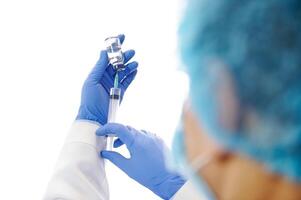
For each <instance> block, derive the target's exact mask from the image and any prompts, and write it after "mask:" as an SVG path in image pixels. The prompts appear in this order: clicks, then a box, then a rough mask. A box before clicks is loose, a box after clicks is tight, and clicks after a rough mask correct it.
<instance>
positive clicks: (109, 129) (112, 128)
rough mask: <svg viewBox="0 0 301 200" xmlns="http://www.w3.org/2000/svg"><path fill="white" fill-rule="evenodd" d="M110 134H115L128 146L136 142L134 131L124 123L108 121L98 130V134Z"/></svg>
mask: <svg viewBox="0 0 301 200" xmlns="http://www.w3.org/2000/svg"><path fill="white" fill-rule="evenodd" d="M109 134H115V135H116V136H117V137H118V138H119V139H120V140H121V141H122V142H123V143H124V144H126V145H127V147H130V146H131V145H132V143H133V142H134V133H133V132H132V131H130V130H129V129H128V128H127V127H126V126H124V125H122V124H117V123H108V124H106V125H104V126H103V127H101V128H99V129H97V131H96V135H98V136H106V135H109Z"/></svg>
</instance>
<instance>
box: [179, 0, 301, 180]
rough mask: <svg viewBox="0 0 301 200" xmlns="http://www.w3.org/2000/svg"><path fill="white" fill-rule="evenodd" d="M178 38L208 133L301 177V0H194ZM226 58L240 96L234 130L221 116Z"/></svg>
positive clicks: (274, 169) (195, 103)
mask: <svg viewBox="0 0 301 200" xmlns="http://www.w3.org/2000/svg"><path fill="white" fill-rule="evenodd" d="M179 44H180V51H181V56H182V61H183V63H184V65H185V66H186V71H187V73H188V75H189V77H190V98H191V102H192V107H193V109H194V110H195V113H196V114H197V116H198V118H199V119H200V121H201V122H202V125H203V126H204V127H205V128H206V129H207V130H208V131H207V132H208V134H211V135H212V136H213V137H214V138H215V139H216V140H217V141H218V142H219V143H221V144H222V145H224V147H225V148H227V149H229V150H231V151H234V152H237V153H242V154H244V155H247V156H249V157H251V158H253V159H255V160H257V161H259V162H261V163H263V164H264V165H265V166H266V167H267V169H268V170H270V171H272V172H274V173H278V174H281V175H284V176H286V177H288V178H289V179H290V180H293V181H297V182H301V1H300V0H285V1H284V0H268V1H263V0H251V1H250V0H227V1H224V0H189V1H188V4H187V8H186V12H185V14H184V16H183V21H182V23H181V26H180V29H179ZM217 61H218V62H217ZM219 62H220V63H223V66H224V68H225V69H226V71H227V73H229V74H230V76H231V80H232V81H233V85H234V87H235V93H236V99H238V105H239V106H238V107H239V108H238V113H239V114H238V115H239V121H238V122H237V126H236V128H235V129H227V128H225V127H223V126H222V125H221V123H220V121H219V118H220V113H219V110H220V109H219V107H220V105H219V104H221V100H220V99H219V100H218V99H217V94H216V93H217V92H218V89H217V85H218V83H219V81H220V80H219V76H217V75H216V74H215V70H214V67H213V66H214V65H215V64H213V63H219ZM217 71H218V70H217ZM250 116H255V120H251V122H250V120H249V121H248V122H246V121H247V120H246V118H249V117H250ZM229 117H230V116H229Z"/></svg>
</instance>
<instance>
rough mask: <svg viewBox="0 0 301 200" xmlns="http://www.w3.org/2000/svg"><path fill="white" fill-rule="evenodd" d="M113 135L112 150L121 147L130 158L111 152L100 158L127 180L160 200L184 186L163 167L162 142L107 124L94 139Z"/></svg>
mask: <svg viewBox="0 0 301 200" xmlns="http://www.w3.org/2000/svg"><path fill="white" fill-rule="evenodd" d="M110 133H114V134H116V135H117V137H118V138H119V139H117V140H115V142H114V147H115V148H116V147H119V146H121V145H123V143H124V144H125V145H126V146H127V148H128V150H129V152H130V154H131V158H129V159H127V158H125V157H123V156H122V155H121V154H119V153H117V152H113V151H102V152H101V156H102V157H103V158H106V159H108V160H110V161H111V162H112V163H114V164H115V165H116V166H117V167H119V168H120V169H121V170H123V171H124V172H125V173H126V174H127V175H128V176H129V177H131V178H133V179H134V180H136V181H137V182H139V183H140V184H142V185H144V186H145V187H147V188H148V189H150V190H151V191H153V192H154V193H155V194H157V195H159V196H160V197H161V198H163V199H170V198H171V197H172V196H173V195H174V194H175V193H176V192H177V191H178V190H179V189H180V188H181V187H182V186H183V185H184V183H185V181H186V180H185V179H184V178H183V177H181V176H180V174H179V173H177V172H175V171H172V170H170V169H169V168H168V167H167V165H166V156H165V155H166V153H168V149H167V147H166V145H165V144H164V142H163V140H162V139H160V138H159V137H157V136H156V135H154V134H152V133H148V132H146V131H138V130H135V129H133V128H131V127H129V126H123V125H121V124H115V123H110V124H106V125H104V126H103V127H102V128H99V129H98V130H97V131H96V134H97V135H98V136H105V135H107V134H110Z"/></svg>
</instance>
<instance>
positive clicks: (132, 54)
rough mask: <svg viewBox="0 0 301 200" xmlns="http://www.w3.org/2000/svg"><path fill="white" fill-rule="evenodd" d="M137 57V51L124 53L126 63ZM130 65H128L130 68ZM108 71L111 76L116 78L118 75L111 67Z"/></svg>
mask: <svg viewBox="0 0 301 200" xmlns="http://www.w3.org/2000/svg"><path fill="white" fill-rule="evenodd" d="M134 55H135V50H128V51H126V52H124V63H127V62H129V61H130V60H131V59H132V58H133V57H134ZM128 65H129V64H127V66H128ZM106 71H107V72H108V73H109V74H110V76H112V77H113V76H114V75H115V74H116V70H114V69H113V67H112V66H111V65H109V67H107V69H106Z"/></svg>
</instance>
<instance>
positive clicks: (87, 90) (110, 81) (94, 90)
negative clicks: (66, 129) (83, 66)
mask: <svg viewBox="0 0 301 200" xmlns="http://www.w3.org/2000/svg"><path fill="white" fill-rule="evenodd" d="M119 38H120V41H121V43H123V41H124V38H125V36H124V35H119ZM134 55H135V51H134V50H129V51H126V52H125V53H124V58H125V63H127V62H128V61H129V60H130V59H131V58H132V57H133V56H134ZM137 67H138V63H137V62H131V63H128V64H126V69H125V70H124V71H121V72H119V73H118V76H119V84H118V85H119V87H120V88H121V99H122V97H123V95H124V92H125V91H126V89H127V88H128V86H129V85H130V83H131V82H132V81H133V80H134V78H135V76H136V74H137ZM115 74H116V72H115V70H114V69H113V68H112V65H111V64H109V59H108V55H107V52H106V51H101V53H100V58H99V60H98V61H97V63H96V65H95V67H94V68H93V69H92V71H91V73H90V74H89V76H88V78H87V80H86V81H85V83H84V85H83V88H82V95H81V105H80V108H79V111H78V115H77V117H76V119H85V120H92V121H96V122H99V123H100V124H102V125H103V124H105V123H107V116H108V107H109V106H108V105H109V94H110V88H112V87H113V85H114V78H115Z"/></svg>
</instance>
